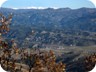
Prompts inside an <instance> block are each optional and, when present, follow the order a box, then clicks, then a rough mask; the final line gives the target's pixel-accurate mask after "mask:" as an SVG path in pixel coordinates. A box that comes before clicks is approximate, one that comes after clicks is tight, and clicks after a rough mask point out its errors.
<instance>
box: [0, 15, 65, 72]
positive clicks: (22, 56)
mask: <svg viewBox="0 0 96 72" xmlns="http://www.w3.org/2000/svg"><path fill="white" fill-rule="evenodd" d="M0 16H1V19H0V51H1V52H0V53H1V54H0V63H1V66H2V67H3V69H5V70H7V71H11V72H65V67H66V65H65V64H63V63H62V62H59V63H56V57H55V54H54V52H53V51H52V50H50V51H49V52H41V51H39V50H34V51H33V50H30V51H26V49H25V50H23V49H19V48H17V45H16V43H15V42H14V40H12V41H10V42H11V48H10V47H9V45H8V42H7V41H5V40H4V39H3V37H2V34H6V33H7V32H8V31H9V24H10V22H11V20H12V14H11V15H9V17H8V18H6V17H5V16H4V15H2V14H0ZM31 51H33V52H34V53H32V52H31ZM35 51H36V52H35ZM29 52H30V53H29Z"/></svg>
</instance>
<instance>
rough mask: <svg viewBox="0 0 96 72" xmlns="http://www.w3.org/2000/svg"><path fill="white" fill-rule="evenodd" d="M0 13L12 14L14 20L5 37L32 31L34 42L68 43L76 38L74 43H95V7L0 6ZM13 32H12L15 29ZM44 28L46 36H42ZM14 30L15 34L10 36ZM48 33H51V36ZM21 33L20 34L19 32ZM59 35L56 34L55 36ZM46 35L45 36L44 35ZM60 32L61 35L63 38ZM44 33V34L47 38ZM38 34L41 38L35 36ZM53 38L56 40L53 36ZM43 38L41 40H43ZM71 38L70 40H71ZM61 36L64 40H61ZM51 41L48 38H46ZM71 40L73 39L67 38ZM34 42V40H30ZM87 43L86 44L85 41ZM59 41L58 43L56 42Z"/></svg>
mask: <svg viewBox="0 0 96 72" xmlns="http://www.w3.org/2000/svg"><path fill="white" fill-rule="evenodd" d="M0 13H3V14H4V15H8V14H10V13H13V20H12V24H11V29H12V31H10V33H9V35H7V36H8V37H11V38H12V37H14V38H15V36H16V39H22V40H24V41H25V39H26V38H30V37H31V38H32V36H30V34H31V32H32V30H33V31H35V32H36V33H37V34H36V35H35V38H37V43H39V41H40V42H41V43H44V44H50V43H51V44H56V42H57V41H58V40H59V43H60V44H67V45H71V44H74V39H75V40H76V41H75V43H76V45H80V46H82V45H83V44H82V42H84V41H85V43H84V45H89V44H90V45H94V44H96V37H95V36H96V9H95V8H80V9H70V8H59V9H53V8H47V9H17V10H14V9H8V8H0ZM14 31H15V32H14ZM42 31H45V32H47V33H45V35H41V33H42ZM12 32H13V33H16V34H14V35H15V36H11V35H12ZM50 32H53V33H54V35H53V36H50ZM19 34H20V35H19ZM58 34H59V35H58ZM47 35H48V36H47ZM62 35H63V37H62ZM46 36H47V37H46ZM39 37H41V39H40V40H38V38H39ZM54 37H55V38H56V39H54ZM43 38H44V39H45V41H43V40H42V39H43ZM72 38H73V39H72ZM62 39H64V40H63V41H60V40H62ZM49 40H50V41H49ZM70 40H72V42H71V41H70ZM33 41H36V39H35V40H33ZM86 42H87V43H86ZM57 43H58V42H57Z"/></svg>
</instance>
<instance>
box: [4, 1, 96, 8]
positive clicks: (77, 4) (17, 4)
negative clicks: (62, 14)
mask: <svg viewBox="0 0 96 72" xmlns="http://www.w3.org/2000/svg"><path fill="white" fill-rule="evenodd" d="M2 7H7V8H27V7H57V8H64V7H70V8H73V9H74V8H81V7H89V8H94V7H95V5H94V4H93V3H92V2H90V1H89V0H7V1H6V2H5V3H3V4H2Z"/></svg>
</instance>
